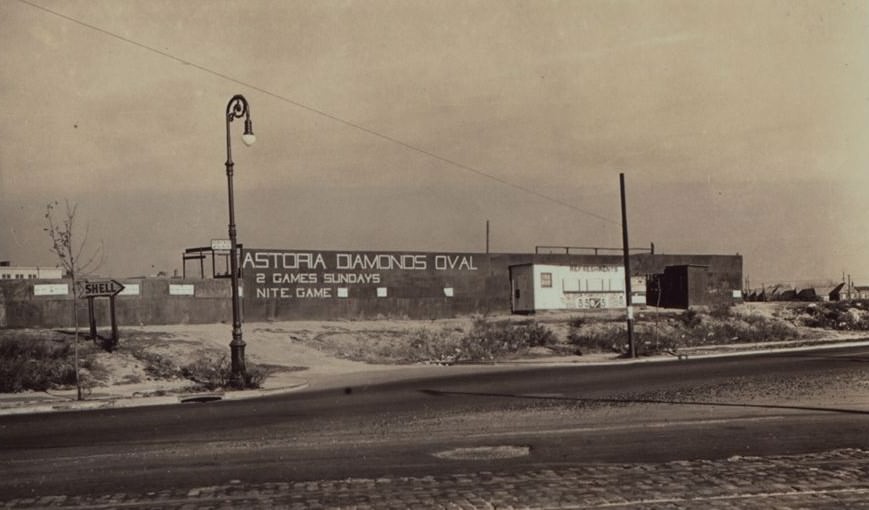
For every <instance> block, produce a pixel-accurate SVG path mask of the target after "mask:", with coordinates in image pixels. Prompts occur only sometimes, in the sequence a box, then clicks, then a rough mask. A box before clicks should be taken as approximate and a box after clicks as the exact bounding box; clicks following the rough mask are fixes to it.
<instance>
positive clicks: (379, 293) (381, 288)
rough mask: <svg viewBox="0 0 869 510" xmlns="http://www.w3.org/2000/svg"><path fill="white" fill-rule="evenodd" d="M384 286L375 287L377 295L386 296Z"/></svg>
mask: <svg viewBox="0 0 869 510" xmlns="http://www.w3.org/2000/svg"><path fill="white" fill-rule="evenodd" d="M386 296H387V292H386V287H377V297H386Z"/></svg>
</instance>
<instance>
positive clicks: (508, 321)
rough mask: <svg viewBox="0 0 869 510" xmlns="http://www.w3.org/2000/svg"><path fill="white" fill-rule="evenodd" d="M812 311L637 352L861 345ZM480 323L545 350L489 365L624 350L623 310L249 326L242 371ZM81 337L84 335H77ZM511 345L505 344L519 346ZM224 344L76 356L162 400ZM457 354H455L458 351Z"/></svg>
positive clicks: (297, 364)
mask: <svg viewBox="0 0 869 510" xmlns="http://www.w3.org/2000/svg"><path fill="white" fill-rule="evenodd" d="M812 306H813V305H808V304H805V303H803V304H799V305H791V304H783V303H746V304H743V305H739V306H737V307H734V308H732V309H731V310H729V311H726V312H720V311H719V312H715V311H710V312H708V313H706V312H701V313H693V312H692V313H687V312H684V311H664V310H658V309H655V308H647V309H641V310H640V312H639V313H638V314H637V321H636V331H637V332H638V342H639V347H640V348H641V349H640V350H641V352H644V353H648V354H657V355H662V354H663V355H668V354H670V355H675V354H678V353H682V352H685V353H687V352H693V353H697V352H704V351H706V352H708V351H715V350H718V351H720V350H727V349H753V348H759V347H764V346H766V347H773V346H782V345H788V346H792V345H799V344H808V343H817V342H829V341H834V342H835V341H843V340H848V339H856V338H864V337H866V336H867V333H866V331H862V330H857V331H855V330H852V329H847V328H845V329H841V330H834V329H830V328H818V327H809V326H807V325H806V324H807V323H811V324H813V325H816V324H815V323H816V322H818V318H819V317H821V318H823V317H825V316H826V315H825V314H827V310H826V309H824V310H823V313H820V312H821V311H820V310H818V309H816V308H812ZM814 306H815V307H817V306H819V305H814ZM840 313H841V314H844V315H843V316H844V317H845V319H846V320H851V319H848V317H851V316H854V317H856V318H854V317H852V319H853V320H854V321H856V322H853V324H869V314H867V312H866V311H865V308H862V307H857V308H845V309H843V310H842V311H841V312H840ZM849 314H850V315H849ZM831 320H833V322H832V323H833V324H839V322H836V320H837V319H831ZM861 321H863V322H861ZM827 322H828V323H829V321H827ZM480 324H485V325H488V327H489V329H486V330H485V334H486V335H491V334H496V333H502V332H504V331H512V332H515V328H521V327H525V326H529V325H532V326H534V327H536V328H538V331H544V332H545V333H546V335H547V336H546V339H545V341H541V340H534V339H532V340H531V341H530V343H528V342H526V343H525V344H522V343H521V342H520V343H519V344H517V345H518V346H519V347H517V348H515V349H513V350H510V351H509V352H505V351H503V350H502V351H498V352H497V353H496V354H493V355H492V357H491V358H484V359H483V360H484V361H487V362H492V361H495V362H510V361H516V360H517V359H526V360H527V359H536V360H538V361H540V360H549V361H551V360H564V361H569V360H571V359H573V360H577V359H579V358H581V359H583V360H588V359H589V358H592V359H595V360H607V359H616V358H618V357H619V355H620V353H621V351H623V348H624V345H623V343H624V340H625V335H624V331H623V328H624V320H623V312H622V311H621V310H602V311H597V312H577V311H570V312H567V311H565V312H556V313H545V314H538V315H536V316H533V317H525V316H515V315H504V316H488V317H485V318H483V317H462V318H456V319H443V320H436V321H431V320H424V321H423V320H367V321H347V320H345V321H316V322H315V321H291V322H270V323H246V324H244V328H243V331H244V340H245V341H246V343H247V348H246V359H247V362H248V365H249V366H256V365H258V366H260V367H262V368H264V369H265V370H267V371H268V372H269V374H270V375H269V378H268V379H269V380H270V383H269V384H268V386H273V385H275V384H280V383H281V382H282V381H287V380H289V379H291V378H299V377H316V376H328V375H336V374H348V373H354V372H360V371H371V370H394V369H396V368H400V367H402V366H408V365H409V364H413V363H416V364H419V363H424V364H425V363H428V364H431V363H437V362H439V361H441V362H442V360H439V359H431V360H428V361H426V360H420V359H419V354H418V352H417V351H419V347H420V344H421V343H426V342H429V343H431V342H441V341H452V342H454V343H453V344H450V346H452V345H454V344H455V340H456V339H467V338H468V337H469V335H470V337H471V338H472V339H476V337H474V336H473V335H474V331H476V330H475V328H478V327H479V325H480ZM841 324H844V323H841ZM85 332H86V330H82V334H83V333H85ZM550 333H551V334H550ZM477 334H478V335H479V334H480V333H477ZM515 336H516V335H513V337H515ZM513 337H511V339H510V340H511V341H513V340H515V338H513ZM8 338H17V339H26V338H33V339H43V340H49V341H51V342H55V343H70V342H71V340H72V338H73V335H72V331H70V330H64V331H60V330H57V331H47V330H0V340H3V339H8ZM230 339H231V326H230V325H229V324H185V325H167V326H140V327H121V330H120V344H119V346H118V348H117V349H115V350H114V351H113V352H105V351H104V350H102V349H100V348H99V347H97V346H96V345H95V344H94V343H93V342H91V341H89V340H87V339H84V337H83V336H82V337H80V343H79V345H80V354H81V357H82V359H83V360H85V362H84V363H83V366H85V367H86V369H85V370H84V371H83V379H84V381H85V384H86V386H87V387H88V388H89V390H90V391H93V392H98V391H99V388H102V387H109V386H117V385H131V387H134V386H140V387H141V388H142V390H141V391H150V392H158V393H159V392H163V391H180V390H184V389H188V390H193V389H194V385H193V384H192V382H191V381H190V380H187V379H185V378H183V377H181V375H180V368H181V367H185V366H187V365H190V364H191V363H195V362H197V361H202V360H210V361H209V362H215V363H216V362H217V361H218V360H221V358H223V360H224V361H225V358H226V357H227V356H228V354H229V347H228V345H229V341H230ZM455 345H459V344H455ZM464 345H467V343H466V344H464ZM450 348H452V347H450ZM414 349H416V351H414ZM456 349H461V346H459V347H456ZM412 351H413V352H412ZM677 351H678V352H677ZM426 352H429V351H426ZM451 359H452V358H451ZM456 359H460V356H459V357H457V358H456ZM478 361H479V360H478Z"/></svg>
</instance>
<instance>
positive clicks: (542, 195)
mask: <svg viewBox="0 0 869 510" xmlns="http://www.w3.org/2000/svg"><path fill="white" fill-rule="evenodd" d="M18 1H19V2H21V3H23V4H25V5H29V6H31V7H34V8H36V9H39V10H41V11H44V12H47V13H48V14H51V15H53V16H57V17H58V18H62V19H65V20H67V21H70V22H72V23H75V24H78V25H81V26H83V27H86V28H89V29H91V30H95V31H97V32H99V33H101V34H105V35H107V36H109V37H112V38H115V39H118V40H120V41H123V42H125V43H127V44H131V45H133V46H137V47H139V48H142V49H144V50H147V51H150V52H152V53H156V54H157V55H160V56H163V57H166V58H168V59H171V60H174V61H176V62H178V63H181V64H184V65H188V66H191V67H194V68H196V69H199V70H200V71H202V72H205V73H208V74H211V75H213V76H217V77H218V78H221V79H224V80H227V81H230V82H232V83H235V84H237V85H241V86H243V87H247V88H249V89H251V90H255V91H257V92H260V93H262V94H265V95H267V96H271V97H273V98H275V99H277V100H279V101H283V102H285V103H289V104H291V105H293V106H295V107H297V108H301V109H303V110H307V111H309V112H312V113H315V114H317V115H320V116H322V117H326V118H328V119H330V120H333V121H335V122H338V123H340V124H343V125H345V126H348V127H351V128H354V129H357V130H359V131H363V132H365V133H368V134H369V135H371V136H374V137H377V138H380V139H381V140H386V141H387V142H391V143H394V144H396V145H399V146H401V147H404V148H405V149H408V150H410V151H413V152H417V153H419V154H423V155H425V156H428V157H430V158H432V159H436V160H438V161H441V162H443V163H447V164H448V165H451V166H454V167H456V168H459V169H462V170H465V171H467V172H471V173H473V174H476V175H479V176H481V177H485V178H487V179H490V180H493V181H495V182H498V183H500V184H503V185H504V186H509V187H511V188H514V189H517V190H519V191H522V192H525V193H528V194H531V195H534V196H537V197H539V198H542V199H544V200H548V201H550V202H553V203H556V204H558V205H561V206H563V207H567V208H568V209H572V210H574V211H576V212H579V213H582V214H585V215H587V216H591V217H593V218H596V219H598V220H601V221H603V222H606V223H612V224H616V225H617V224H619V223H618V222H617V221H614V220H611V219H609V218H607V217H605V216H601V215H599V214H596V213H593V212H591V211H586V210H584V209H580V208H579V207H576V206H575V205H573V204H571V203H569V202H566V201H564V200H561V199H559V198H555V197H553V196H550V195H547V194H545V193H541V192H539V191H536V190H534V189H532V188H529V187H527V186H523V185H521V184H516V183H514V182H510V181H508V180H506V179H504V178H501V177H498V176H496V175H492V174H490V173H487V172H484V171H482V170H479V169H477V168H474V167H472V166H468V165H466V164H464V163H461V162H458V161H456V160H454V159H450V158H448V157H445V156H441V155H439V154H436V153H434V152H431V151H429V150H426V149H423V148H421V147H417V146H416V145H412V144H410V143H408V142H404V141H402V140H399V139H397V138H394V137H392V136H389V135H387V134H384V133H381V132H379V131H375V130H373V129H371V128H367V127H365V126H363V125H361V124H356V123H355V122H352V121H349V120H346V119H342V118H341V117H338V116H336V115H334V114H331V113H328V112H325V111H323V110H320V109H317V108H315V107H313V106H309V105H306V104H304V103H300V102H298V101H295V100H293V99H290V98H288V97H286V96H282V95H280V94H278V93H275V92H272V91H270V90H267V89H264V88H262V87H258V86H256V85H254V84H252V83H248V82H245V81H243V80H239V79H238V78H235V77H233V76H229V75H228V74H224V73H221V72H220V71H215V70H214V69H211V68H209V67H205V66H203V65H201V64H197V63H195V62H191V61H189V60H185V59H183V58H180V57H177V56H175V55H173V54H171V53H168V52H166V51H162V50H159V49H157V48H154V47H152V46H148V45H146V44H143V43H140V42H138V41H135V40H133V39H130V38H127V37H124V36H122V35H119V34H116V33H114V32H111V31H109V30H106V29H104V28H100V27H98V26H95V25H91V24H89V23H86V22H84V21H81V20H79V19H76V18H73V17H72V16H68V15H66V14H63V13H60V12H57V11H54V10H51V9H49V8H47V7H43V6H41V5H38V4H35V3H33V2H30V1H29V0H18Z"/></svg>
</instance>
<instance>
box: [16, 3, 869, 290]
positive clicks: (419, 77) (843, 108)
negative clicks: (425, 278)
mask: <svg viewBox="0 0 869 510" xmlns="http://www.w3.org/2000/svg"><path fill="white" fill-rule="evenodd" d="M234 94H243V95H244V96H245V97H246V98H247V100H248V102H249V104H250V108H251V117H252V120H253V126H254V132H255V133H256V136H257V142H256V144H255V145H253V146H251V147H249V148H248V147H244V146H243V145H242V143H241V134H242V131H243V123H242V122H240V121H236V122H233V123H232V125H231V138H232V150H233V159H234V161H235V175H234V178H233V179H234V181H233V183H234V187H235V209H236V223H237V225H238V236H239V242H241V243H244V245H245V246H246V247H258V248H277V249H305V250H370V251H434V252H483V251H485V245H486V244H485V243H486V237H485V236H486V222H487V221H489V223H490V236H491V237H490V246H491V250H492V251H493V252H533V251H534V248H535V246H538V245H556V246H603V247H620V246H621V242H622V238H621V215H620V214H621V213H620V202H619V174H620V173H624V175H625V182H626V188H627V194H626V198H627V211H628V223H629V235H630V241H631V242H630V244H631V245H632V246H635V247H648V246H649V244H650V243H655V247H656V250H657V251H658V252H661V253H702V254H736V253H739V254H741V255H743V257H744V268H743V271H744V276H745V277H747V278H748V279H749V282H750V283H749V285H750V286H757V285H760V284H761V283H765V282H772V281H803V280H820V279H832V280H841V279H842V275H843V274H848V275H851V276H852V278H853V279H854V280H855V281H856V282H857V283H860V284H864V285H869V256H867V253H869V228H867V227H869V201H867V197H869V195H867V191H869V173H867V170H869V3H867V2H865V1H843V2H839V1H831V0H818V1H810V0H806V1H770V0H751V1H739V0H735V1H734V0H726V1H715V0H704V1H701V2H698V1H695V0H684V1H662V0H638V1H611V0H601V1H597V0H564V1H554V0H552V1H547V0H535V1H530V0H526V1H509V0H478V1H457V0H447V1H438V2H431V1H416V0H401V1H399V0H396V1H386V0H368V1H361V0H355V1H353V0H351V1H338V0H334V1H315V2H312V1H284V0H275V1H265V0H263V1H204V0H194V1H181V0H148V1H145V0H129V1H124V2H117V1H114V0H59V1H52V0H3V1H2V2H0V105H2V109H3V112H4V114H5V119H4V120H5V121H4V122H3V123H0V218H2V223H0V260H9V261H11V262H12V263H13V264H15V265H26V266H33V265H41V266H53V265H55V264H56V262H57V260H56V258H55V257H54V256H53V254H52V253H51V251H50V250H49V247H50V242H49V240H48V237H47V234H46V233H45V232H44V231H43V228H44V227H45V217H44V216H45V208H46V204H48V203H49V202H53V201H56V200H57V201H60V202H61V203H63V202H64V201H65V200H68V201H69V202H70V203H74V204H78V209H77V217H76V221H77V222H78V227H77V228H78V229H79V230H80V231H84V230H85V229H86V230H87V235H88V237H87V239H88V246H86V250H88V249H91V250H92V249H96V247H97V246H102V248H103V250H104V253H105V262H104V263H103V266H102V267H101V268H100V270H99V271H100V273H102V274H104V275H110V276H112V277H126V276H133V275H145V274H155V273H156V272H158V271H165V272H166V273H168V274H173V272H175V271H178V273H179V274H180V273H181V272H182V260H181V254H182V252H183V251H184V249H185V248H189V247H195V246H209V245H210V243H211V240H212V239H224V238H227V237H228V235H227V223H228V212H227V208H228V207H227V180H226V173H225V167H224V163H225V160H226V132H225V129H226V127H225V112H226V106H227V103H228V101H229V99H230V98H231V97H232V96H233V95H234Z"/></svg>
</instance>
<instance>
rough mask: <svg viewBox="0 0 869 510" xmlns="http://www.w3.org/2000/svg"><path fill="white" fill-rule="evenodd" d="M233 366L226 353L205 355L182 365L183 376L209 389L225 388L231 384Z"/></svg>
mask: <svg viewBox="0 0 869 510" xmlns="http://www.w3.org/2000/svg"><path fill="white" fill-rule="evenodd" d="M231 375H232V367H231V366H230V362H229V360H228V359H227V357H226V355H225V354H222V355H219V356H215V355H204V356H203V357H201V358H199V359H198V360H196V361H194V362H193V363H189V364H187V365H185V366H183V367H181V376H182V377H184V378H185V379H190V380H191V381H193V382H195V383H196V384H197V385H198V386H200V387H202V388H204V389H207V390H216V389H218V388H225V387H227V385H228V384H229V378H230V376H231Z"/></svg>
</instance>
